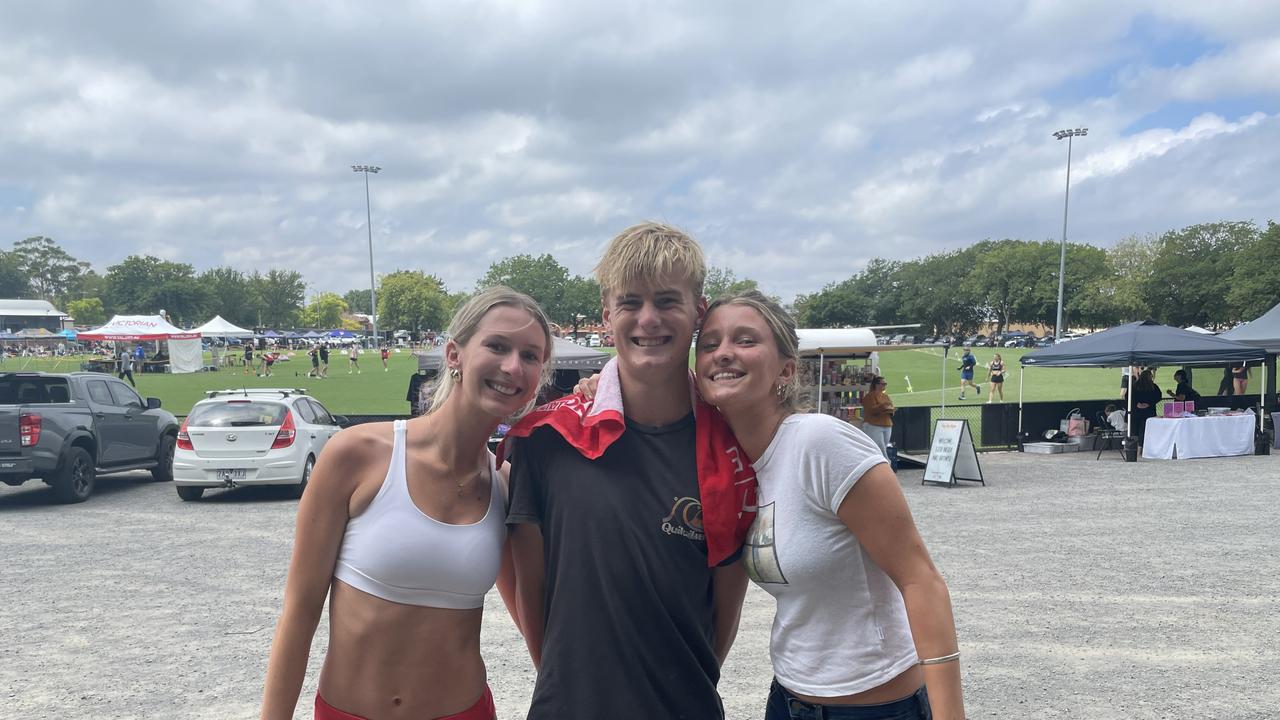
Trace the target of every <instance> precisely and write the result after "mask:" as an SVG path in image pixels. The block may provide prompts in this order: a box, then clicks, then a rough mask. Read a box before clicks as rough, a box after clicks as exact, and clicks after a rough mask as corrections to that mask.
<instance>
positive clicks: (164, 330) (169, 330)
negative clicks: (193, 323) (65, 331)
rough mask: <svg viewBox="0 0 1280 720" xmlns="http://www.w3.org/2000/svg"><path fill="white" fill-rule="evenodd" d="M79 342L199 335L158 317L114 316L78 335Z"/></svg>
mask: <svg viewBox="0 0 1280 720" xmlns="http://www.w3.org/2000/svg"><path fill="white" fill-rule="evenodd" d="M76 337H77V339H79V340H115V341H119V340H192V339H199V338H200V333H197V332H194V331H192V330H182V329H180V328H177V327H174V326H173V325H170V324H169V321H168V320H165V319H164V318H163V317H160V316H159V315H116V316H115V317H113V318H111V321H110V322H108V323H107V324H106V325H103V326H102V327H100V328H95V329H93V330H86V331H85V332H82V333H78V334H77V336H76Z"/></svg>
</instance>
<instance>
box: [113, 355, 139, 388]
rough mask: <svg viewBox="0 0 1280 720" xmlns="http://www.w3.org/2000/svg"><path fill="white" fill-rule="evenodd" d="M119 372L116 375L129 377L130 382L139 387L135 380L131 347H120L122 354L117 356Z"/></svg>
mask: <svg viewBox="0 0 1280 720" xmlns="http://www.w3.org/2000/svg"><path fill="white" fill-rule="evenodd" d="M116 362H117V369H118V373H117V375H116V377H118V378H119V379H121V380H124V379H126V378H127V379H128V380H129V384H130V385H132V386H134V387H138V385H137V383H135V382H134V381H133V353H131V352H129V348H127V347H122V348H120V356H119V357H117V358H116Z"/></svg>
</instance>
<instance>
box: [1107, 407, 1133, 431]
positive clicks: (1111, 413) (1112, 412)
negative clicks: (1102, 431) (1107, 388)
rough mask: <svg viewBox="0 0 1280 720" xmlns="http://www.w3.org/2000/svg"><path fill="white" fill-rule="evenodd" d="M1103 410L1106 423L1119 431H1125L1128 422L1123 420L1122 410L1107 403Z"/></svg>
mask: <svg viewBox="0 0 1280 720" xmlns="http://www.w3.org/2000/svg"><path fill="white" fill-rule="evenodd" d="M1103 412H1104V413H1106V420H1107V424H1108V425H1110V426H1111V427H1113V428H1115V429H1116V430H1119V431H1120V432H1125V431H1126V429H1127V428H1128V423H1127V422H1125V418H1124V410H1121V409H1120V408H1117V407H1116V406H1115V405H1114V404H1108V405H1107V409H1106V410H1104V411H1103Z"/></svg>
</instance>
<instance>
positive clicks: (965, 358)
mask: <svg viewBox="0 0 1280 720" xmlns="http://www.w3.org/2000/svg"><path fill="white" fill-rule="evenodd" d="M977 365H978V361H977V359H975V358H974V357H973V353H971V352H969V348H965V349H964V355H962V356H960V399H961V400H963V399H964V390H965V388H966V387H971V388H973V389H974V391H975V392H977V393H978V395H979V396H981V395H982V386H981V385H974V384H973V369H974V368H975V367H977Z"/></svg>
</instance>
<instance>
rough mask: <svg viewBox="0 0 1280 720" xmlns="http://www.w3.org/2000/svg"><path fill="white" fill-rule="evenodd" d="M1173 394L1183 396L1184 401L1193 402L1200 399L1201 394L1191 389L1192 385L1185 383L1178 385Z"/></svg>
mask: <svg viewBox="0 0 1280 720" xmlns="http://www.w3.org/2000/svg"><path fill="white" fill-rule="evenodd" d="M1173 394H1174V395H1181V396H1182V399H1183V400H1190V401H1192V402H1195V401H1197V400H1199V399H1200V393H1198V392H1196V389H1195V388H1193V387H1191V385H1190V384H1188V383H1184V382H1180V383H1178V387H1177V388H1175V389H1174V391H1173Z"/></svg>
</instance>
